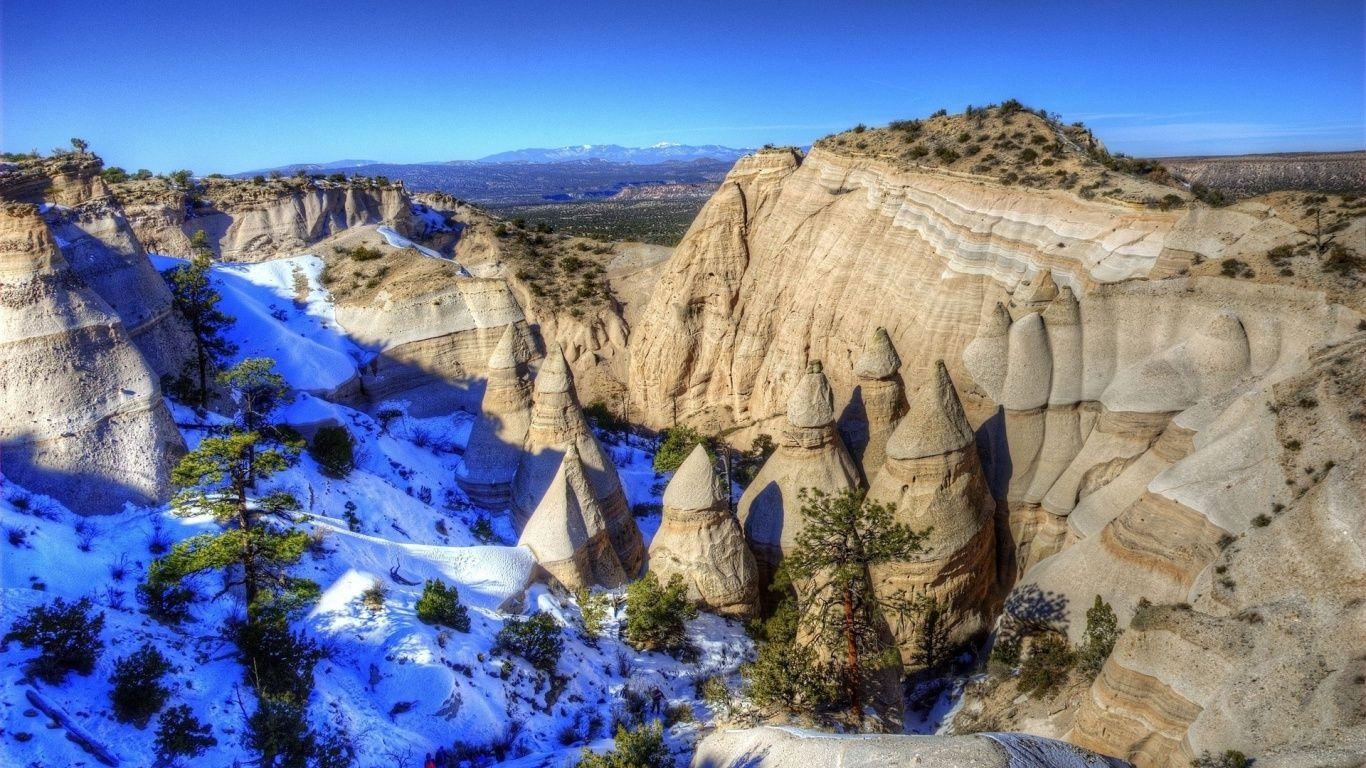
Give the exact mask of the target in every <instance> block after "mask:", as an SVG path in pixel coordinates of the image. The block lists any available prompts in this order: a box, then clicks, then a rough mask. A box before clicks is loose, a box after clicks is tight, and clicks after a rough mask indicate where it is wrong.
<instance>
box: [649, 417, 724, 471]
mask: <svg viewBox="0 0 1366 768" xmlns="http://www.w3.org/2000/svg"><path fill="white" fill-rule="evenodd" d="M706 442H707V439H706V438H705V437H703V436H702V434H701V433H700V432H698V431H697V430H695V429H693V428H692V427H685V426H678V427H670V428H669V429H666V430H664V439H663V440H661V441H660V443H659V450H658V451H656V452H655V461H654V468H655V471H656V472H672V471H674V470H676V469H678V468H679V467H680V466H681V465H682V464H683V461H684V460H685V459H687V458H688V454H690V453H692V449H693V447H694V446H696V445H697V444H699V443H701V444H703V445H705V444H706ZM707 453H708V455H710V454H711V449H710V448H708V449H707Z"/></svg>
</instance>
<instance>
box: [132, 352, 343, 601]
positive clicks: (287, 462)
mask: <svg viewBox="0 0 1366 768" xmlns="http://www.w3.org/2000/svg"><path fill="white" fill-rule="evenodd" d="M221 380H222V381H223V383H225V384H227V385H228V386H230V387H232V391H233V394H234V397H235V399H237V401H238V402H239V404H241V405H242V407H241V409H240V410H239V412H238V414H237V418H236V423H235V425H234V426H233V427H231V428H229V429H228V431H227V433H226V434H224V435H221V436H213V437H206V438H204V439H203V440H202V441H200V443H199V446H198V447H197V448H196V449H195V450H193V451H191V452H190V453H188V454H186V456H185V457H184V458H183V459H181V460H180V463H179V464H177V465H176V467H175V469H174V470H173V471H172V473H171V479H172V481H173V482H174V483H175V484H176V485H177V486H179V487H180V488H181V489H182V490H181V491H180V493H179V494H178V495H177V496H176V498H175V501H174V508H175V511H176V512H177V513H178V514H184V515H198V514H203V513H205V512H207V513H209V514H211V515H213V517H214V519H215V520H216V521H217V522H218V523H219V524H220V525H221V526H223V530H222V531H220V532H218V533H206V534H201V535H199V536H195V537H192V538H190V539H187V540H185V541H182V542H180V543H178V544H176V545H175V547H174V548H172V550H171V552H170V553H169V554H167V555H166V556H165V557H163V558H161V559H159V560H157V561H155V562H154V563H153V564H152V567H151V568H150V569H149V570H148V579H149V582H150V583H151V585H152V587H154V588H162V589H164V588H166V587H169V586H173V585H177V584H179V583H180V582H181V581H183V580H184V579H185V578H187V577H189V576H191V575H193V574H197V573H202V572H204V571H209V570H224V571H229V572H234V576H235V577H234V578H229V579H228V580H227V582H226V586H225V588H224V592H226V591H229V590H231V589H233V588H234V587H239V586H240V587H241V588H242V590H243V592H244V594H245V598H246V605H247V618H248V620H249V621H254V620H256V619H258V618H260V617H261V616H263V615H265V614H267V613H277V612H280V611H283V612H284V613H285V614H288V613H290V612H292V611H293V609H295V608H297V607H298V606H300V605H302V604H303V603H304V602H305V601H307V600H308V599H310V598H311V597H312V596H313V595H315V594H316V592H317V585H315V584H313V583H312V582H309V581H306V580H300V579H294V578H292V577H290V576H289V575H288V574H287V568H288V566H290V565H292V564H294V563H295V562H298V560H299V558H300V557H301V556H302V555H303V552H304V550H305V549H306V548H307V545H308V535H307V534H306V533H304V532H303V531H299V530H295V529H287V528H283V527H282V526H280V525H279V524H278V523H279V521H280V518H281V516H283V515H285V514H287V513H288V512H290V511H292V510H294V509H298V506H299V505H298V502H297V501H296V500H295V499H294V498H293V497H292V496H290V495H288V494H283V493H276V494H271V495H270V496H267V497H265V498H256V497H255V496H254V495H253V492H254V491H255V488H256V484H257V482H258V481H260V480H263V479H266V478H268V477H270V476H271V475H274V474H275V473H277V472H280V471H282V470H284V469H286V468H287V467H289V466H291V465H292V464H293V463H294V462H295V461H296V460H297V458H298V446H297V445H286V444H282V443H281V442H280V441H279V440H278V439H274V438H272V437H270V435H275V434H278V429H277V428H276V427H275V426H274V425H273V424H271V423H270V422H269V418H270V415H271V413H272V411H273V410H274V407H275V404H278V403H280V402H281V401H282V400H284V398H285V397H286V396H287V395H286V393H287V390H286V387H285V383H284V381H283V379H281V378H280V377H279V376H278V375H275V374H274V373H273V371H271V370H270V361H269V360H265V359H263V358H253V359H250V360H247V361H244V362H243V363H241V364H239V365H238V366H236V367H235V368H233V369H232V370H230V371H228V372H227V373H225V374H224V375H223V376H222V377H221ZM238 384H242V385H243V386H244V387H245V391H244V390H239V389H238V388H237V385H238ZM267 404H269V405H267ZM248 426H251V427H253V429H248V428H247V427H248ZM220 594H221V593H220Z"/></svg>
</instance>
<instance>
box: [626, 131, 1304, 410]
mask: <svg viewBox="0 0 1366 768" xmlns="http://www.w3.org/2000/svg"><path fill="white" fill-rule="evenodd" d="M1286 215H1287V214H1285V213H1284V212H1283V211H1280V210H1276V209H1268V208H1267V207H1266V206H1259V205H1256V204H1253V203H1243V204H1240V205H1238V206H1233V207H1229V208H1223V209H1218V210H1211V209H1208V208H1205V207H1203V206H1199V205H1196V206H1190V207H1187V208H1182V209H1177V210H1171V211H1161V210H1157V209H1142V208H1136V207H1133V206H1129V205H1125V204H1121V203H1117V202H1115V201H1110V200H1105V199H1100V198H1097V199H1094V200H1086V199H1081V198H1079V197H1077V196H1076V195H1074V194H1072V193H1069V192H1066V191H1063V190H1039V189H1030V188H1026V187H1021V186H1018V185H1016V186H1005V185H1001V184H996V183H991V182H989V181H986V180H984V179H981V178H978V177H969V176H965V175H963V174H956V173H949V172H934V171H928V170H925V171H917V170H910V169H899V168H894V167H892V166H891V165H890V164H888V163H882V162H878V161H875V160H871V159H867V158H852V157H847V156H843V155H839V154H836V153H835V152H832V151H829V150H827V149H821V148H817V149H813V150H812V151H811V153H810V154H809V155H808V156H807V157H805V158H804V159H801V158H799V157H798V156H797V155H794V154H793V153H791V152H761V153H759V154H756V155H753V156H750V157H746V158H743V159H741V160H740V161H739V162H737V163H736V165H735V167H734V169H733V170H732V171H731V173H730V174H729V175H728V176H727V178H726V180H725V182H724V183H723V184H722V186H721V188H720V189H719V190H718V191H717V193H716V194H715V195H714V196H713V197H712V199H711V200H710V201H708V203H707V205H706V206H705V207H704V208H703V210H702V212H701V213H700V214H699V216H698V218H697V220H696V221H695V222H694V225H693V227H692V228H691V229H690V230H689V231H688V233H687V234H686V235H685V236H684V238H683V240H682V241H681V242H680V243H679V245H678V247H677V249H676V250H675V253H674V256H673V258H672V259H671V260H670V261H669V263H668V265H667V268H666V269H665V270H664V272H663V274H662V276H661V278H660V282H659V284H658V287H657V289H656V290H655V292H654V294H653V296H652V297H651V300H650V305H649V307H648V309H647V311H645V312H644V313H643V314H642V320H641V322H640V324H639V326H638V327H637V328H636V329H635V330H634V332H633V338H632V343H631V360H632V362H631V375H632V397H633V407H632V410H633V412H635V413H638V414H640V416H641V418H642V420H644V421H645V422H647V423H648V424H650V425H652V426H661V427H662V426H667V425H669V424H671V423H674V419H675V414H676V418H677V421H679V422H686V423H691V424H696V425H699V426H706V425H708V424H710V423H716V424H717V425H719V426H729V425H733V424H749V423H754V422H759V421H763V420H764V419H767V418H770V417H773V416H776V415H777V414H780V413H781V412H782V409H783V404H784V398H785V397H786V394H787V393H786V383H787V382H788V381H790V379H791V377H792V376H793V375H794V374H795V372H796V371H799V370H800V366H801V365H803V363H804V361H805V360H806V359H809V358H815V359H822V360H825V361H826V362H827V363H829V364H830V370H831V373H830V376H831V386H832V388H833V389H834V391H835V394H836V403H837V404H840V405H842V404H843V403H845V402H848V400H849V397H850V393H852V391H853V389H854V387H855V386H857V385H858V384H859V382H858V381H857V378H856V377H855V376H854V375H853V373H852V370H853V366H852V365H843V364H838V365H837V364H836V363H837V362H839V363H843V361H845V360H852V359H853V358H854V357H856V356H857V354H858V350H859V349H861V348H862V345H863V340H864V339H866V338H867V337H868V335H869V334H870V333H871V332H872V330H873V329H874V328H876V327H878V326H882V327H885V328H886V329H887V331H888V333H889V334H890V337H891V340H892V342H893V343H894V344H895V346H896V348H897V349H898V350H899V351H900V352H901V356H902V358H903V360H904V365H903V367H902V374H903V375H904V376H907V377H908V378H914V379H916V380H921V379H924V378H926V377H928V376H929V374H930V373H931V372H932V368H933V365H934V361H935V360H937V359H943V360H945V362H946V363H947V364H948V366H949V370H950V372H951V373H953V374H954V375H955V377H957V375H958V373H959V372H960V371H961V370H962V369H961V355H962V352H963V349H964V347H966V345H967V344H968V342H970V341H971V340H972V339H973V337H974V335H975V334H976V327H977V325H978V322H979V320H980V319H981V318H982V316H983V315H984V314H985V313H987V312H988V311H990V310H991V308H992V307H993V306H994V305H995V304H996V303H997V302H1002V303H1004V304H1009V303H1010V302H1011V301H1012V294H1013V293H1017V292H1018V293H1020V296H1019V297H1018V298H1017V299H1015V300H1014V304H1015V307H1014V309H1015V311H1017V312H1022V313H1030V312H1033V311H1034V310H1037V308H1038V307H1040V306H1042V305H1044V304H1046V303H1048V299H1047V296H1048V293H1049V291H1050V290H1052V289H1050V288H1049V285H1048V284H1050V283H1051V284H1052V286H1053V289H1056V290H1059V291H1061V288H1062V287H1064V286H1066V287H1069V288H1071V289H1072V292H1073V293H1074V294H1076V295H1081V294H1088V295H1089V294H1090V293H1092V292H1095V291H1097V290H1098V289H1100V288H1102V287H1103V286H1109V290H1112V291H1113V294H1111V295H1114V296H1116V297H1119V296H1123V295H1126V294H1129V295H1132V296H1133V297H1134V298H1135V299H1138V300H1139V301H1148V302H1153V301H1156V302H1158V303H1159V304H1160V305H1161V306H1156V305H1152V304H1150V305H1149V306H1148V308H1147V309H1146V311H1145V312H1143V315H1144V316H1145V317H1147V318H1150V319H1151V320H1152V322H1150V323H1147V324H1146V327H1144V328H1135V333H1133V334H1132V336H1133V338H1132V340H1130V339H1127V338H1126V339H1120V338H1118V337H1116V336H1113V335H1109V334H1106V335H1107V336H1108V343H1109V344H1110V345H1112V346H1113V347H1114V348H1112V350H1111V351H1110V354H1109V357H1110V359H1111V360H1114V359H1115V358H1114V355H1115V353H1116V352H1118V353H1119V354H1120V355H1121V357H1127V356H1128V354H1129V352H1130V350H1132V351H1133V352H1138V351H1139V350H1140V349H1141V347H1143V346H1144V345H1145V344H1146V343H1147V342H1146V341H1145V340H1147V339H1154V340H1156V338H1157V337H1160V336H1163V335H1168V336H1169V335H1170V334H1171V332H1172V330H1173V329H1175V328H1179V327H1180V325H1179V323H1181V322H1182V321H1183V320H1189V319H1190V317H1189V313H1190V311H1189V310H1186V311H1183V310H1179V309H1178V310H1176V311H1174V312H1173V313H1171V314H1166V313H1165V309H1166V304H1168V303H1170V304H1172V305H1175V304H1177V303H1183V302H1182V299H1183V298H1184V297H1186V296H1188V295H1191V294H1195V295H1197V296H1198V295H1199V294H1200V293H1201V292H1202V291H1203V289H1204V288H1205V287H1206V286H1209V285H1210V284H1212V283H1220V282H1221V283H1232V282H1233V281H1227V280H1219V279H1214V280H1210V279H1207V278H1206V279H1191V280H1180V279H1177V280H1167V279H1166V278H1171V277H1176V276H1179V274H1180V273H1181V272H1182V271H1183V270H1185V269H1189V268H1193V265H1194V264H1195V262H1196V261H1198V260H1199V259H1203V260H1204V261H1205V263H1216V264H1217V263H1218V262H1219V261H1220V260H1222V259H1225V258H1232V257H1240V258H1243V259H1250V258H1252V257H1253V256H1254V255H1255V256H1257V257H1260V256H1261V255H1262V254H1264V253H1265V252H1266V250H1267V249H1269V248H1271V247H1272V246H1274V245H1276V244H1279V243H1285V242H1290V243H1295V242H1298V241H1299V240H1300V237H1301V236H1300V235H1299V234H1298V230H1299V225H1298V223H1297V222H1295V221H1291V220H1289V219H1287V218H1285V216H1286ZM1197 257H1198V258H1197ZM1215 271H1216V272H1217V270H1215ZM1044 273H1047V274H1048V275H1049V277H1044ZM1025 280H1030V281H1031V285H1029V286H1023V285H1022V283H1023V281H1025ZM1145 280H1161V282H1155V283H1150V282H1144V281H1145ZM1034 281H1037V283H1038V284H1037V285H1036V284H1034ZM1244 285H1245V284H1243V283H1239V284H1237V287H1240V288H1241V287H1243V286H1244ZM1249 287H1251V286H1250V285H1249ZM1276 288H1277V286H1271V285H1258V286H1256V289H1269V290H1271V291H1273V292H1274V291H1275V290H1276ZM1017 289H1023V290H1017ZM1154 294H1164V298H1155V296H1154ZM1140 297H1144V298H1141V299H1140ZM1211 298H1213V297H1211ZM1112 303H1113V302H1112ZM1196 303H1197V304H1200V305H1203V306H1205V307H1214V306H1217V301H1216V300H1208V301H1206V300H1202V301H1198V302H1196ZM1269 306H1271V305H1264V311H1263V314H1276V313H1278V312H1266V311H1265V309H1266V308H1268V307H1269ZM1115 309H1118V307H1117V306H1116V307H1115ZM1126 311H1127V310H1126ZM1235 311H1237V313H1238V314H1239V316H1240V317H1243V318H1244V319H1246V318H1247V313H1245V312H1243V311H1241V310H1235ZM1131 342H1132V343H1131ZM1090 343H1092V344H1094V343H1095V342H1094V341H1092V342H1090ZM1086 352H1087V354H1088V356H1089V353H1090V352H1091V349H1090V348H1089V347H1088V349H1087V350H1086ZM1254 362H1255V361H1254ZM1093 375H1094V370H1093ZM975 379H976V377H975V376H974V377H972V378H971V379H967V378H965V379H964V382H965V383H964V385H965V386H966V383H967V382H969V381H975ZM1093 381H1094V380H1088V381H1086V382H1083V385H1090V384H1092V383H1093ZM1085 399H1094V395H1093V394H1090V393H1088V396H1087V398H1085ZM998 402H999V401H998Z"/></svg>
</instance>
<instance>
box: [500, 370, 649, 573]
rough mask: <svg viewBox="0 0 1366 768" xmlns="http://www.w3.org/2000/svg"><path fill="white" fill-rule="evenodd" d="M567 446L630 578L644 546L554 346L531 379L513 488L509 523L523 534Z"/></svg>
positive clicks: (609, 462)
mask: <svg viewBox="0 0 1366 768" xmlns="http://www.w3.org/2000/svg"><path fill="white" fill-rule="evenodd" d="M571 443H572V444H573V445H574V446H575V448H576V450H577V452H578V454H579V457H580V460H581V462H582V464H583V468H584V474H585V475H586V476H587V478H588V486H589V489H590V495H591V497H592V499H593V502H594V504H595V505H596V506H597V508H598V509H599V510H600V511H601V515H602V518H603V521H604V524H605V525H606V528H607V533H608V537H609V539H610V541H611V543H612V549H613V550H614V551H615V552H616V555H617V558H618V560H619V561H620V562H621V564H622V567H623V568H625V572H626V575H627V576H628V577H631V578H634V577H635V576H636V575H637V574H638V573H640V569H641V566H642V565H643V564H644V560H645V545H644V540H643V539H642V537H641V535H640V529H639V528H638V527H636V521H635V518H634V517H632V516H631V510H630V507H629V505H628V504H627V501H626V494H625V493H624V492H623V491H622V489H621V479H620V478H619V477H618V476H617V469H616V465H614V464H613V463H612V460H611V458H610V457H608V455H607V453H606V451H604V450H603V448H602V446H601V445H600V444H599V443H598V440H597V438H596V437H594V436H593V431H592V430H591V429H590V428H589V426H588V421H587V420H586V419H585V418H584V416H583V410H582V408H580V407H579V401H578V397H577V396H576V394H575V392H574V378H573V375H572V374H570V372H569V364H568V363H567V362H565V359H564V353H563V351H561V349H560V347H559V345H553V346H552V347H551V348H550V350H549V352H548V353H547V355H546V359H545V362H544V364H543V365H542V366H541V370H540V371H539V372H538V373H537V375H536V385H535V396H534V401H533V407H532V412H531V425H530V427H529V428H528V430H527V436H526V444H525V446H524V450H523V453H522V457H521V461H520V462H519V463H518V466H517V474H516V477H515V479H514V482H513V494H512V503H513V505H512V517H513V522H514V524H515V526H516V527H517V528H518V529H519V530H520V529H522V528H524V527H525V526H526V524H527V521H528V520H529V519H530V518H531V515H532V513H533V512H534V511H535V510H536V508H537V507H538V506H539V505H540V503H541V499H542V498H544V496H545V494H546V491H547V489H548V488H549V487H550V484H551V482H552V480H553V479H554V476H555V473H556V472H557V471H558V467H559V465H560V463H561V461H562V458H563V456H564V455H565V446H567V445H569V444H571Z"/></svg>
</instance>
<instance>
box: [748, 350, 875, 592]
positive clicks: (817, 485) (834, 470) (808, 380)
mask: <svg viewBox="0 0 1366 768" xmlns="http://www.w3.org/2000/svg"><path fill="white" fill-rule="evenodd" d="M787 425H788V426H787V429H786V430H785V431H784V432H783V435H782V438H781V442H780V443H779V446H778V450H777V451H775V452H774V454H773V455H772V456H770V457H769V458H768V461H766V462H764V465H763V467H761V468H760V469H759V473H758V474H757V475H755V477H754V480H753V481H752V482H751V483H750V484H749V487H747V488H746V489H745V492H744V495H742V496H741V497H740V502H739V505H738V507H737V514H738V516H739V520H740V526H741V528H743V529H744V532H745V539H746V540H747V541H748V542H749V546H750V550H751V551H752V552H753V553H754V559H755V562H756V563H757V564H758V566H759V576H760V583H763V584H768V583H770V582H771V581H772V578H773V573H774V571H776V570H777V568H778V566H779V565H780V564H781V563H782V559H783V555H784V554H785V553H787V552H790V551H791V550H792V548H793V547H794V546H796V541H797V535H798V534H800V533H801V531H802V530H803V528H804V527H805V521H804V519H803V517H802V511H801V510H802V501H801V492H802V491H803V490H804V489H805V490H815V491H821V492H823V493H826V494H829V495H832V496H833V495H838V494H840V493H843V492H845V491H848V490H851V489H854V488H857V487H859V485H860V480H859V473H858V465H856V464H855V463H854V460H853V458H852V457H850V456H849V451H848V450H847V449H846V448H845V446H844V441H843V440H841V439H840V436H839V433H838V432H837V431H836V430H835V406H834V399H833V395H832V393H831V391H830V383H829V382H828V381H827V380H826V378H825V374H824V372H823V369H822V366H821V364H820V363H819V362H812V363H811V364H810V365H809V366H808V367H807V371H806V373H804V374H802V376H801V377H800V378H799V379H797V382H796V384H795V386H793V388H792V393H791V396H790V397H789V399H788V406H787Z"/></svg>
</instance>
